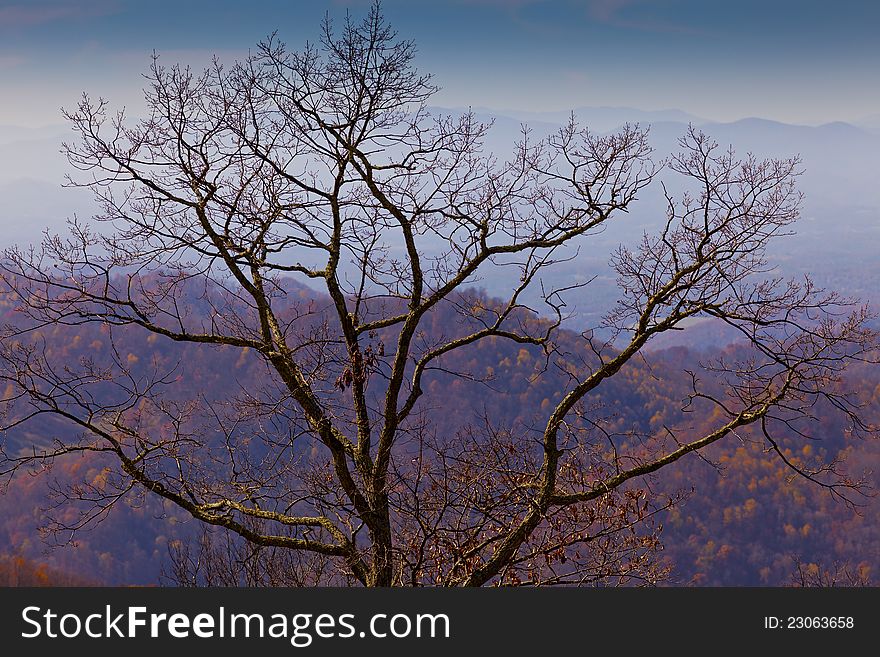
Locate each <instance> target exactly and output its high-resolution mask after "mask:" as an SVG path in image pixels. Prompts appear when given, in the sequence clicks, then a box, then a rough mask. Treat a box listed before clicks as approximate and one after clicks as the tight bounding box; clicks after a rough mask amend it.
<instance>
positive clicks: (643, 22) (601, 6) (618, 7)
mask: <svg viewBox="0 0 880 657" xmlns="http://www.w3.org/2000/svg"><path fill="white" fill-rule="evenodd" d="M658 4H660V3H658V2H656V0H586V6H587V13H588V15H589V17H590V18H591V19H593V20H594V21H597V22H600V23H605V24H607V25H612V26H614V27H623V28H628V29H634V30H643V31H646V32H678V33H685V34H695V33H697V32H699V30H696V29H694V28H693V27H690V26H688V25H684V24H683V23H680V22H676V21H671V20H664V19H657V18H655V17H653V16H651V17H645V16H633V15H632V14H633V13H634V12H633V11H629V12H627V10H635V9H639V8H644V7H645V6H646V5H654V6H657V5H658Z"/></svg>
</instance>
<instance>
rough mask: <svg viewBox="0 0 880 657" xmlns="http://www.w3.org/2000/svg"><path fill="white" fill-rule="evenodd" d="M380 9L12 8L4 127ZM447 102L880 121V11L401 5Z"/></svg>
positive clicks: (688, 5)
mask: <svg viewBox="0 0 880 657" xmlns="http://www.w3.org/2000/svg"><path fill="white" fill-rule="evenodd" d="M366 2H367V0H328V1H321V0H313V1H300V0H290V1H287V2H283V1H280V0H249V1H246V2H245V1H236V2H233V1H230V0H210V1H207V2H206V1H203V0H174V1H169V0H151V1H150V2H143V1H138V0H91V1H88V2H87V1H85V0H32V1H26V0H13V1H12V2H9V1H7V0H0V125H20V126H33V127H36V126H40V125H45V124H52V123H60V122H61V121H62V119H61V115H60V108H61V107H62V106H68V107H72V106H74V105H75V103H76V101H77V99H78V97H79V95H80V94H81V93H82V92H83V91H87V92H89V94H90V95H92V96H101V97H104V98H106V99H108V100H109V101H110V102H111V104H112V105H113V106H120V105H126V106H127V107H129V108H132V109H136V108H137V107H138V102H139V99H140V90H141V88H142V86H143V82H144V81H143V78H142V77H141V74H142V73H143V72H144V71H145V70H146V69H147V67H148V65H149V59H150V55H151V53H152V51H153V50H155V51H157V52H158V53H159V54H160V56H161V58H162V61H164V62H165V63H169V64H170V63H174V62H180V63H189V64H192V65H195V66H202V65H204V64H205V63H207V62H208V61H209V59H210V57H211V55H212V54H217V55H218V56H219V57H220V58H221V60H224V61H233V60H235V59H236V58H242V57H244V56H246V54H247V51H248V48H251V47H253V46H254V45H255V44H256V43H258V42H259V41H260V40H262V39H263V38H265V37H266V36H267V35H268V34H270V33H272V32H276V31H277V33H278V35H279V37H280V38H281V39H282V40H283V41H285V42H286V43H287V44H288V45H289V46H290V47H291V48H295V49H298V48H300V47H302V46H303V45H304V43H305V42H306V40H312V41H314V40H315V39H316V38H317V37H318V28H319V23H320V20H321V18H322V17H323V16H324V15H325V14H326V13H329V15H330V17H331V18H334V19H336V20H337V21H338V20H341V19H343V18H344V16H345V12H346V11H350V12H352V13H353V14H354V15H355V16H358V15H360V14H362V13H363V12H364V11H365V9H366ZM383 10H384V13H385V15H386V17H387V18H388V20H389V22H390V23H391V24H392V25H393V26H394V27H395V28H396V29H397V30H398V32H399V34H400V35H401V37H404V38H407V39H412V40H414V41H415V43H416V45H417V47H418V57H417V60H416V64H417V66H418V67H419V68H420V70H422V71H423V72H428V73H431V74H432V75H433V76H434V81H435V83H436V84H438V85H439V86H440V87H441V91H440V92H438V94H437V96H436V97H435V98H434V99H433V100H432V104H434V105H440V106H445V107H465V106H473V107H488V108H492V109H495V110H505V109H508V110H524V111H559V110H567V109H573V108H576V107H584V106H628V107H636V108H639V109H645V110H659V109H669V108H676V109H681V110H684V111H686V112H690V113H692V114H695V115H697V116H700V117H703V118H706V119H709V120H716V121H733V120H737V119H740V118H745V117H750V116H760V117H763V118H768V119H774V120H778V121H785V122H789V123H804V124H812V125H816V124H821V123H826V122H830V121H858V120H860V119H863V118H864V117H868V116H872V115H877V114H880V39H878V38H877V34H878V33H880V2H873V1H871V0H836V1H835V2H827V1H825V0H736V1H735V2H733V1H729V2H728V1H715V0H430V1H423V0H409V1H407V0H385V1H384V2H383Z"/></svg>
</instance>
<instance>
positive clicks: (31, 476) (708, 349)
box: [0, 285, 880, 585]
mask: <svg viewBox="0 0 880 657" xmlns="http://www.w3.org/2000/svg"><path fill="white" fill-rule="evenodd" d="M288 296H289V298H290V303H291V304H292V305H293V304H306V305H308V306H309V307H310V308H312V310H313V312H312V314H311V315H309V316H307V317H306V318H305V319H304V320H303V321H312V322H316V321H318V318H320V316H321V312H322V310H321V309H322V308H323V307H324V306H325V305H326V300H324V299H321V298H320V297H319V296H317V295H315V294H314V293H313V292H312V291H311V290H309V289H307V288H303V287H296V286H293V285H289V286H288ZM191 301H192V306H191V308H192V312H199V308H200V306H199V304H198V302H197V299H193V300H191ZM461 302H462V303H464V302H467V303H473V304H483V305H485V306H487V307H489V306H491V304H492V301H491V300H489V299H486V298H485V297H484V296H482V295H480V294H478V293H476V292H474V293H469V295H468V296H467V297H466V298H465V297H463V298H462V299H461ZM14 305H15V300H14V299H13V298H12V297H11V295H10V294H9V293H8V292H4V293H3V294H2V296H0V307H2V310H3V317H2V321H3V322H4V323H9V322H12V323H15V322H17V321H19V320H18V319H17V317H16V314H15V313H13V312H12V308H13V307H14ZM458 317H459V316H458V315H457V314H456V313H454V312H452V311H451V310H449V309H443V308H441V309H439V310H437V311H436V312H433V313H432V314H431V316H430V317H429V318H428V319H427V321H426V323H425V332H426V334H429V335H431V334H433V335H440V334H443V335H454V334H456V332H457V331H460V327H458V326H457V325H456V322H457V321H458ZM528 321H540V320H538V319H536V318H534V317H531V318H528ZM709 335H714V334H712V333H710V334H709ZM718 335H719V336H721V335H724V334H723V333H719V334H718ZM22 339H27V340H33V341H34V343H35V344H41V345H44V346H45V349H46V350H47V353H48V355H49V356H50V360H51V362H53V363H55V364H57V366H58V367H64V364H65V363H73V362H82V361H83V360H84V359H94V360H95V361H97V362H100V361H101V359H102V358H103V357H104V356H105V355H106V354H107V353H108V350H113V351H114V352H115V353H117V354H119V355H120V356H121V357H122V358H123V359H124V360H125V361H126V362H127V363H128V364H129V365H130V366H131V371H132V373H133V374H134V375H135V376H137V374H138V372H148V371H150V370H163V371H164V370H168V371H174V373H175V374H174V377H175V378H174V380H173V381H172V382H171V383H172V385H169V386H168V387H167V393H166V394H167V395H169V396H170V397H171V398H173V399H175V400H177V401H180V402H184V401H185V400H187V399H190V398H194V397H197V396H202V397H204V398H207V399H224V398H229V397H231V396H233V395H235V394H238V392H240V391H241V390H250V389H257V388H258V387H260V386H261V385H264V384H265V377H266V376H267V374H266V370H265V368H264V367H263V366H262V365H260V363H259V362H258V359H256V358H255V357H253V355H252V354H250V353H249V352H248V351H247V349H239V348H234V347H230V346H224V347H207V346H206V347H198V346H192V345H189V346H186V347H183V346H181V345H180V344H179V343H174V342H170V341H167V340H164V339H161V338H157V337H156V336H152V337H150V336H149V335H148V334H147V333H145V332H144V331H142V330H139V329H137V328H125V327H122V328H120V327H117V328H114V329H113V330H112V332H111V331H110V330H109V329H108V328H107V327H106V326H100V325H97V324H84V325H80V326H59V325H56V326H52V327H47V328H44V329H41V330H39V331H36V332H33V333H31V334H29V335H28V336H27V337H26V338H22ZM702 342H703V343H704V344H705V342H706V340H702ZM557 343H558V344H557V346H558V351H557V356H556V358H555V360H554V362H553V364H552V365H551V366H549V367H548V362H547V359H546V358H545V357H544V355H543V354H542V353H541V352H540V350H539V349H538V348H536V347H523V348H520V347H519V346H517V345H514V344H512V343H510V342H509V341H501V340H498V341H496V340H494V339H490V340H486V341H484V342H482V343H480V345H479V346H474V347H471V348H468V349H463V350H460V351H458V352H455V359H458V360H455V361H451V362H449V363H448V365H449V369H450V370H454V371H458V372H461V371H467V372H469V373H471V374H472V376H470V377H461V376H451V375H449V374H446V373H444V371H436V372H432V373H430V376H428V377H427V378H426V381H425V383H424V387H425V393H426V394H425V395H424V399H425V400H426V403H425V404H424V406H423V407H422V408H421V410H422V411H423V412H424V414H425V418H426V421H427V422H426V424H427V426H429V427H430V431H431V433H432V434H433V435H434V436H436V439H437V440H439V441H442V440H444V439H449V438H451V437H452V436H455V435H456V434H458V433H460V432H462V431H464V430H466V429H467V427H468V426H471V425H479V424H480V423H482V422H486V421H489V422H493V423H495V424H496V425H498V426H502V425H503V426H506V427H530V426H534V425H537V424H540V423H541V421H542V417H544V416H543V415H542V414H543V413H544V412H545V411H546V409H547V408H548V407H552V405H554V404H555V403H556V402H558V399H559V397H560V395H562V394H564V391H565V389H566V386H567V385H568V381H569V377H568V374H567V371H568V370H570V369H571V368H575V369H576V368H577V367H579V363H581V362H583V361H584V359H586V360H589V357H590V356H589V354H587V353H585V351H584V347H583V343H582V342H581V341H579V340H578V339H577V336H576V335H575V334H573V333H566V332H562V333H561V334H560V336H559V338H558V340H557ZM659 347H660V348H658V349H655V350H652V351H649V352H648V354H647V355H646V357H645V358H644V359H640V360H638V361H636V362H634V364H631V365H627V366H626V367H625V369H624V370H622V371H621V373H620V375H619V376H615V377H613V378H612V379H610V380H608V381H607V382H606V384H604V385H603V386H602V387H600V388H598V389H597V391H596V393H597V394H595V395H594V396H593V397H592V398H591V399H590V400H589V406H588V408H587V409H586V412H587V413H588V414H593V415H594V416H596V417H598V416H601V417H603V418H605V420H606V421H605V424H604V427H605V431H607V432H610V433H611V434H613V435H614V440H616V441H619V442H626V441H637V440H644V441H647V440H651V438H652V437H656V436H661V435H662V434H663V433H664V431H665V427H669V426H676V427H679V428H681V427H690V428H691V430H692V431H694V432H696V431H700V430H706V429H707V428H708V427H710V426H711V420H712V418H711V417H703V416H701V415H700V413H699V412H691V413H687V412H683V410H682V409H683V399H684V398H685V397H686V395H687V392H688V386H689V385H690V381H691V379H690V375H689V374H688V371H690V372H698V373H701V374H700V376H705V377H710V374H708V373H704V372H703V369H702V364H703V363H705V362H707V361H708V360H710V359H712V358H717V357H720V356H724V357H728V358H730V357H733V356H735V355H736V354H737V352H738V350H742V349H744V348H745V347H744V346H743V345H740V344H737V343H733V344H717V345H714V346H705V347H704V348H702V349H696V348H687V347H681V346H678V347H670V346H667V345H662V344H661V345H659ZM842 385H844V386H845V387H846V388H847V389H851V390H853V391H857V392H858V394H859V395H860V396H861V401H863V402H864V403H865V404H867V406H866V413H867V415H866V417H867V419H868V420H870V421H874V422H880V416H878V408H880V372H878V371H877V368H876V367H873V368H872V367H868V366H865V367H863V368H859V369H853V370H852V371H850V372H849V373H848V375H847V380H846V381H845V382H843V383H842ZM10 394H11V389H7V390H6V391H5V395H7V396H8V395H10ZM339 394H340V395H342V394H345V390H344V385H343V386H340V391H339ZM820 417H824V414H822V415H820ZM829 417H830V415H829ZM544 421H546V418H544ZM156 430H161V428H160V427H158V426H157V428H156ZM65 431H73V429H71V427H69V426H65V425H63V424H61V423H60V422H59V421H58V420H52V421H50V420H48V419H45V420H44V419H43V418H40V417H38V418H36V419H35V420H34V421H32V422H30V423H28V424H26V425H23V427H22V428H20V429H16V430H13V431H10V432H8V434H7V435H5V436H3V438H2V440H3V447H4V449H5V450H6V452H7V453H10V454H12V453H16V452H17V451H19V450H32V449H37V450H39V449H40V448H41V446H45V445H48V444H49V443H50V442H51V441H52V440H53V437H54V436H56V435H60V434H61V433H62V432H65ZM813 437H814V439H813V440H807V441H805V440H804V439H803V438H801V437H796V436H791V440H790V441H783V442H782V443H780V445H779V446H780V449H781V451H782V454H783V455H784V457H785V458H786V459H787V460H789V461H790V463H791V464H793V465H795V466H797V465H798V464H805V463H809V462H811V461H812V460H813V459H815V458H816V457H822V458H824V459H825V460H834V459H840V460H842V461H844V466H843V467H844V468H845V469H846V472H848V473H850V474H851V475H852V476H853V477H854V478H855V477H857V476H859V475H861V474H863V473H865V472H866V471H873V472H875V473H876V472H878V470H880V443H878V441H876V440H852V439H850V438H849V437H848V434H847V429H846V427H845V426H843V425H842V424H839V423H835V422H831V421H830V420H828V421H825V420H820V426H818V427H815V430H814V431H813ZM795 438H797V439H795ZM108 464H109V461H106V462H105V461H104V460H103V459H102V457H101V456H100V455H94V456H90V457H82V456H79V455H74V456H73V457H72V458H69V459H58V460H57V461H56V462H55V463H54V465H53V466H52V467H51V468H50V469H46V470H42V471H36V472H30V473H19V474H18V475H17V476H16V477H15V478H14V479H13V480H12V481H11V482H9V484H8V487H7V488H6V489H5V490H4V494H3V495H2V496H0V554H3V555H4V557H5V559H6V561H4V563H5V564H10V563H13V562H12V561H9V559H10V558H27V559H32V560H34V561H35V562H39V563H40V564H43V565H42V566H34V568H35V569H39V568H43V570H42V571H39V572H43V573H54V572H55V571H64V572H67V573H74V574H75V578H73V579H75V580H76V581H79V580H80V579H82V580H87V581H97V582H102V583H106V584H126V583H131V584H155V583H158V582H159V581H160V575H161V572H162V570H163V568H167V565H168V557H169V545H170V544H172V542H174V541H184V542H185V541H187V540H189V537H191V536H193V535H194V532H195V530H196V527H195V525H196V523H194V522H193V521H192V520H187V518H186V517H184V515H183V514H182V512H181V511H180V510H172V509H170V508H169V509H165V508H163V507H162V505H161V503H159V502H157V501H156V500H154V499H151V498H147V499H144V498H142V497H141V496H139V495H137V494H136V493H132V494H130V495H128V496H127V498H126V499H125V500H123V501H122V502H120V503H117V504H115V505H114V506H113V508H112V509H110V510H109V512H108V513H107V514H103V513H101V512H98V513H95V512H94V511H88V507H87V506H85V505H83V503H72V502H70V501H69V500H67V499H66V498H65V496H64V495H62V496H60V497H59V496H57V495H55V496H54V497H53V492H54V493H56V494H57V493H58V492H59V491H63V490H64V489H65V488H66V487H69V486H73V487H74V490H73V492H74V493H75V496H79V497H86V498H88V497H89V495H88V491H89V490H93V491H101V490H102V489H103V486H104V484H105V483H106V480H107V477H108V476H110V475H109V470H107V469H106V465H108ZM870 480H871V482H872V483H873V485H874V487H875V488H877V487H880V479H878V476H877V475H876V474H873V475H870ZM83 485H85V488H83ZM77 487H78V488H77ZM84 491H85V493H86V494H85V495H83V492H84ZM649 492H650V494H651V495H652V496H655V497H656V499H658V500H659V499H665V497H666V496H672V497H673V498H680V501H678V502H677V503H676V504H675V505H674V506H673V507H672V508H671V509H668V510H663V511H662V512H661V513H660V514H659V515H658V516H657V517H656V518H655V521H656V523H657V527H658V528H662V531H661V532H660V540H661V542H662V545H663V550H662V551H661V552H659V553H658V554H657V555H656V556H657V558H659V559H662V560H663V562H664V563H665V564H666V565H668V566H669V567H670V571H669V579H668V580H667V582H668V583H671V584H698V585H758V584H767V585H780V584H787V583H791V582H792V580H793V577H795V573H796V570H797V564H798V563H799V564H800V566H801V572H808V573H814V574H815V573H820V574H821V573H823V572H831V573H834V572H843V570H845V571H846V573H849V574H850V575H852V577H850V579H849V583H857V582H866V581H871V578H875V579H876V576H877V573H878V569H880V505H878V504H877V501H876V499H874V498H871V497H863V496H859V495H857V494H851V496H850V497H851V500H850V502H851V503H854V504H856V505H857V506H852V504H849V503H847V501H846V500H842V499H840V498H836V497H835V496H834V495H832V494H831V493H830V491H829V490H827V489H825V488H823V487H822V486H820V485H818V484H817V483H814V482H810V481H807V480H806V479H804V478H803V477H799V476H797V475H795V473H794V471H793V470H792V468H791V467H788V466H786V464H785V463H784V462H783V460H782V459H781V458H779V455H777V454H773V453H770V451H769V450H768V448H767V444H766V443H765V441H763V440H762V439H761V438H760V436H758V435H757V433H756V432H755V431H752V430H750V429H747V430H743V431H741V432H739V433H738V434H737V435H736V436H732V437H730V438H729V439H727V440H725V441H723V442H722V443H721V444H719V445H716V446H713V447H712V448H711V450H710V451H708V452H705V453H703V454H702V455H701V456H697V455H690V456H689V457H687V458H685V459H684V460H682V461H681V462H679V463H678V464H676V465H674V466H672V467H669V468H664V469H663V470H662V471H661V472H660V473H659V474H658V475H657V476H656V477H655V478H654V479H653V480H651V482H650V487H649ZM850 493H852V492H851V491H850ZM82 511H86V516H84V517H83V516H81V515H80V512H82ZM80 524H85V527H84V528H83V529H82V530H79V531H76V532H75V533H72V532H71V529H72V528H75V527H77V526H79V525H80ZM39 528H42V529H43V530H44V533H43V534H42V535H41V534H39V533H38V529H39ZM53 544H61V545H62V547H58V548H57V549H52V550H49V549H48V547H49V546H50V545H53ZM18 563H26V562H23V561H21V562H18ZM46 569H49V570H46ZM38 577H42V576H41V575H39V576H38ZM53 577H55V579H59V578H60V579H63V578H62V577H61V576H60V575H57V574H56V575H53ZM28 581H30V580H28ZM844 583H845V582H844Z"/></svg>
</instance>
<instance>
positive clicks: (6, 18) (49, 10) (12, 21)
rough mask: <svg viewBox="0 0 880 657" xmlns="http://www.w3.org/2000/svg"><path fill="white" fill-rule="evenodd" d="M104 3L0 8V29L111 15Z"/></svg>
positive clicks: (28, 5)
mask: <svg viewBox="0 0 880 657" xmlns="http://www.w3.org/2000/svg"><path fill="white" fill-rule="evenodd" d="M114 9H115V7H114V5H113V4H111V3H106V2H91V3H89V2H85V3H82V2H65V3H53V4H39V3H33V4H14V5H6V6H2V7H0V29H21V28H23V27H33V26H36V25H45V24H47V23H55V22H58V21H61V20H67V19H71V18H73V19H75V18H87V17H93V16H101V15H106V14H109V13H112V12H113V11H114Z"/></svg>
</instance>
